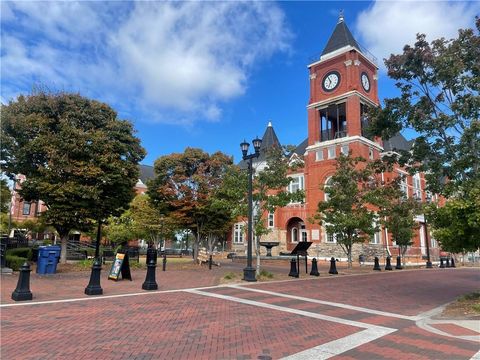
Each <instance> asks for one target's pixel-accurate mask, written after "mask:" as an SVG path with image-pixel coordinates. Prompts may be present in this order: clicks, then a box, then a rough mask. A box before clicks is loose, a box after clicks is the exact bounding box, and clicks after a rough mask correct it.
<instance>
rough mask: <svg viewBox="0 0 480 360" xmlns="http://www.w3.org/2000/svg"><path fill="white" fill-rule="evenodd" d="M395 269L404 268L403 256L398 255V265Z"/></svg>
mask: <svg viewBox="0 0 480 360" xmlns="http://www.w3.org/2000/svg"><path fill="white" fill-rule="evenodd" d="M395 269H397V270H402V269H403V266H402V258H401V257H400V255H399V256H397V266H395Z"/></svg>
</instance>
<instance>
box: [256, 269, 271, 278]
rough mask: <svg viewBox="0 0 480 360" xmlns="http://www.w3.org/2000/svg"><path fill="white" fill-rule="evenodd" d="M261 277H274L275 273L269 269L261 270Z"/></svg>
mask: <svg viewBox="0 0 480 360" xmlns="http://www.w3.org/2000/svg"><path fill="white" fill-rule="evenodd" d="M258 278H259V279H273V274H272V273H271V272H270V271H267V270H261V271H260V276H259V277H258Z"/></svg>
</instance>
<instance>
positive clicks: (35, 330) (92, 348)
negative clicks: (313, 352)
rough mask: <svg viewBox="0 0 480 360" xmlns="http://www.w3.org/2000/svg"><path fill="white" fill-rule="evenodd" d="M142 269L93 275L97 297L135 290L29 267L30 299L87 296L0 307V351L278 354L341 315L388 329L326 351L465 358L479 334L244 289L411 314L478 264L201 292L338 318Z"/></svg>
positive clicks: (108, 290) (203, 276)
mask: <svg viewBox="0 0 480 360" xmlns="http://www.w3.org/2000/svg"><path fill="white" fill-rule="evenodd" d="M157 270H158V269H157ZM224 270H225V269H223V270H220V269H215V270H212V271H208V270H205V269H198V270H188V271H170V272H169V271H167V272H166V273H162V272H161V271H160V272H157V276H158V277H157V280H158V282H159V288H160V290H169V289H187V288H191V287H202V286H212V285H217V284H218V283H219V282H220V278H221V274H222V271H224ZM144 274H145V272H144V271H143V272H142V271H139V272H136V271H134V272H133V278H134V281H132V282H130V281H120V282H118V283H115V282H113V281H107V280H104V279H103V278H102V287H103V288H104V293H105V295H114V294H128V293H130V294H131V293H134V292H140V293H142V294H143V295H134V296H128V297H113V298H107V297H101V296H100V297H96V298H95V299H94V300H92V297H87V296H85V295H83V289H84V288H85V286H86V284H87V283H88V277H89V274H88V273H78V274H57V275H58V276H57V275H56V276H55V277H39V276H38V275H37V276H35V275H32V291H33V292H34V300H37V301H40V300H52V299H68V298H88V300H85V301H75V302H63V303H57V304H37V305H30V306H12V307H8V306H7V307H2V308H1V309H0V310H1V314H0V319H1V330H2V332H1V350H0V351H1V353H0V358H2V359H72V358H73V359H97V358H101V359H263V360H270V359H280V358H282V357H285V356H288V355H292V354H296V353H298V352H301V351H304V350H307V349H310V348H313V347H316V346H319V345H322V344H325V343H327V342H330V341H332V340H336V339H342V338H344V337H346V336H349V335H352V334H356V333H358V332H359V331H362V330H363V329H361V328H359V327H356V326H351V325H345V324H342V323H341V319H345V320H352V321H357V322H361V323H364V324H370V325H380V326H385V327H389V328H393V329H396V331H394V332H392V333H390V334H388V335H386V336H383V337H380V338H378V339H376V340H373V341H370V342H367V343H364V344H363V345H360V346H357V347H355V348H353V349H351V350H348V351H345V352H343V353H340V354H339V355H337V356H334V357H333V359H357V360H358V359H365V360H377V359H379V360H380V359H395V360H407V359H408V360H410V359H438V360H444V359H445V360H456V359H459V360H460V359H462V360H464V359H465V360H468V359H470V358H471V357H472V356H473V355H474V354H476V353H477V352H478V351H479V349H480V345H479V342H475V341H469V340H462V339H458V338H454V337H447V336H442V335H437V334H434V333H431V332H428V331H427V330H423V329H421V328H419V327H417V326H416V324H415V322H414V321H412V320H407V319H399V318H395V317H392V316H388V314H384V315H379V314H372V313H368V312H365V311H359V310H358V309H357V310H355V309H345V308H339V307H336V306H331V305H325V304H318V303H313V302H310V301H302V300H298V299H292V298H288V297H281V296H278V295H276V294H265V293H258V292H253V291H249V290H248V288H250V287H252V288H253V289H261V290H268V291H271V292H275V293H279V294H290V295H297V296H303V297H306V298H309V299H317V300H322V301H331V302H340V303H343V304H350V305H354V306H360V307H366V308H369V309H375V310H379V311H386V312H391V313H396V314H402V315H409V316H415V315H419V314H421V313H423V312H425V311H429V310H432V309H433V308H436V307H438V306H440V305H443V304H445V303H447V302H449V301H452V300H454V299H455V297H457V296H459V295H462V294H464V293H468V292H471V291H474V290H478V284H479V283H480V282H479V280H480V271H479V270H478V269H438V270H437V269H433V270H429V271H426V270H418V271H394V272H389V273H387V272H382V273H372V274H368V275H358V276H332V277H329V276H325V275H322V276H321V277H320V278H310V279H309V280H295V279H294V280H292V281H284V282H275V283H255V284H246V283H242V284H241V285H242V287H241V288H238V287H228V286H219V287H215V288H209V289H203V290H202V291H204V292H207V293H209V294H212V295H228V296H231V297H234V300H235V299H239V301H241V300H242V299H244V300H253V301H256V302H258V303H261V304H267V306H268V305H275V306H280V307H283V308H285V309H293V310H302V311H307V312H310V313H312V314H321V315H328V316H332V317H335V318H338V319H339V322H332V321H325V320H319V319H315V318H312V317H308V316H301V315H297V314H292V313H288V312H284V311H278V310H273V309H269V308H265V307H258V306H253V305H247V304H242V303H240V302H239V301H231V300H226V299H219V298H212V297H209V296H205V295H199V294H192V293H188V292H185V291H177V292H170V293H162V292H145V291H143V292H142V290H141V284H142V282H143V280H144ZM105 276H106V275H105ZM304 278H305V277H304ZM15 284H16V277H15V276H12V277H6V276H2V289H1V290H2V291H1V292H2V303H3V304H8V303H11V302H12V301H10V299H9V297H10V294H11V291H12V290H13V289H14V288H15ZM440 325H445V324H440ZM437 326H438V325H437ZM443 330H449V331H447V332H450V333H452V334H453V335H455V331H456V332H457V333H460V330H459V329H458V328H456V327H455V326H453V327H452V325H451V324H450V325H448V324H447V327H446V328H444V329H443ZM462 335H463V334H462Z"/></svg>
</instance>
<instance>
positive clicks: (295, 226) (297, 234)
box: [287, 217, 308, 250]
mask: <svg viewBox="0 0 480 360" xmlns="http://www.w3.org/2000/svg"><path fill="white" fill-rule="evenodd" d="M300 241H308V234H307V230H306V227H305V222H304V221H303V220H302V219H300V218H299V217H293V218H291V219H290V220H288V222H287V249H288V250H292V249H293V248H294V247H295V246H296V245H297V244H298V243H299V242H300Z"/></svg>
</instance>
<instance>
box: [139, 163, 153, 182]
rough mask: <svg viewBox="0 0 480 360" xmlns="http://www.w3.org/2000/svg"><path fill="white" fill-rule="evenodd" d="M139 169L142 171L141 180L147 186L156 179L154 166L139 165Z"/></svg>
mask: <svg viewBox="0 0 480 360" xmlns="http://www.w3.org/2000/svg"><path fill="white" fill-rule="evenodd" d="M138 169H139V170H140V180H142V182H143V183H144V184H145V185H146V184H147V181H148V180H150V179H153V178H154V177H155V174H154V172H153V166H150V165H142V164H139V165H138Z"/></svg>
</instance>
